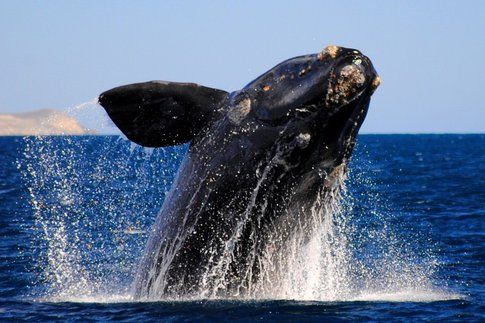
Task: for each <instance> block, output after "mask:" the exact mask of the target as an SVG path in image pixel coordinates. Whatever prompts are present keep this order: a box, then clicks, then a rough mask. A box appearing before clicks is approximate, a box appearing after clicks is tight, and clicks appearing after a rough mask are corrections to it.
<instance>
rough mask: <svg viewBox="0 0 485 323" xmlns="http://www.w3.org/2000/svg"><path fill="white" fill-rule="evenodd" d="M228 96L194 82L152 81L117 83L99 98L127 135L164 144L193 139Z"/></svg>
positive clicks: (143, 142)
mask: <svg viewBox="0 0 485 323" xmlns="http://www.w3.org/2000/svg"><path fill="white" fill-rule="evenodd" d="M226 96H227V92H226V91H222V90H217V89H212V88H208V87H205V86H200V85H197V84H193V83H175V82H161V81H152V82H145V83H135V84H130V85H124V86H120V87H116V88H114V89H111V90H109V91H106V92H104V93H102V94H101V95H100V96H99V98H98V101H99V104H101V106H103V108H104V109H105V110H106V112H107V113H108V115H109V117H110V118H111V120H113V122H114V123H115V124H116V126H117V127H118V128H119V129H120V130H121V131H122V132H123V133H124V134H125V135H126V137H128V139H130V140H132V141H134V142H135V143H137V144H139V145H142V146H146V147H162V146H172V145H178V144H182V143H185V142H188V141H190V140H192V139H193V138H194V137H195V135H196V134H197V133H198V132H199V131H200V130H201V129H202V127H204V126H205V125H206V124H207V122H208V121H209V120H210V118H211V116H212V115H213V112H214V111H215V108H216V107H217V106H218V105H219V104H220V102H221V101H222V100H224V98H225V97H226Z"/></svg>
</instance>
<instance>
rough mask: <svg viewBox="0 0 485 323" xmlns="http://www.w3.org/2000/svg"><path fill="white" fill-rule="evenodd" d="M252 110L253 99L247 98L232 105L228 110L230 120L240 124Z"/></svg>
mask: <svg viewBox="0 0 485 323" xmlns="http://www.w3.org/2000/svg"><path fill="white" fill-rule="evenodd" d="M250 111H251V99H249V98H245V99H243V100H241V101H239V102H238V103H237V104H236V105H235V106H233V107H231V108H230V110H229V112H228V117H229V120H231V122H232V123H234V124H236V125H239V124H240V123H241V122H242V121H243V120H244V118H246V116H247V115H248V114H249V112H250Z"/></svg>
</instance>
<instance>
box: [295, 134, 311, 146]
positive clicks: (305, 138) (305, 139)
mask: <svg viewBox="0 0 485 323" xmlns="http://www.w3.org/2000/svg"><path fill="white" fill-rule="evenodd" d="M311 138H312V136H311V135H310V134H309V133H300V134H299V135H298V136H297V137H296V144H297V145H298V147H300V148H306V147H307V146H308V144H309V143H310V139H311Z"/></svg>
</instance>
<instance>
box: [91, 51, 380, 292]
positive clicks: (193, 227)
mask: <svg viewBox="0 0 485 323" xmlns="http://www.w3.org/2000/svg"><path fill="white" fill-rule="evenodd" d="M379 83H380V79H379V77H378V75H377V73H376V71H375V69H374V67H373V66H372V63H371V61H370V60H369V58H367V57H366V56H364V55H363V54H362V53H361V52H360V51H358V50H355V49H349V48H342V47H337V46H327V47H326V48H325V49H324V50H323V51H322V52H320V53H317V54H311V55H304V56H298V57H295V58H291V59H289V60H286V61H284V62H282V63H280V64H278V65H277V66H275V67H274V68H272V69H271V70H269V71H268V72H266V73H265V74H263V75H261V76H260V77H258V78H257V79H256V80H254V81H252V82H251V83H249V84H248V85H246V86H245V87H244V88H243V89H241V90H238V91H234V92H231V93H228V92H226V91H223V90H218V89H212V88H208V87H204V86H200V85H197V84H193V83H174V82H162V81H152V82H146V83H137V84H131V85H125V86H120V87H116V88H114V89H112V90H109V91H106V92H104V93H102V94H101V95H100V96H99V103H100V104H101V105H102V106H103V107H104V109H105V110H106V112H107V113H108V115H109V117H110V118H111V119H112V121H113V122H114V123H115V124H116V126H117V127H119V129H120V130H121V131H122V132H123V133H124V134H125V135H126V136H127V137H128V139H130V140H132V141H133V142H135V143H137V144H139V145H142V146H147V147H162V146H170V145H178V144H183V143H188V142H190V145H189V148H188V152H187V155H186V156H185V159H184V161H183V162H182V165H181V166H180V169H179V171H178V175H177V177H176V179H175V181H174V183H173V186H172V188H171V190H170V192H169V193H168V195H167V197H166V199H165V201H164V204H163V206H162V209H161V211H160V213H159V215H158V217H157V219H156V222H155V224H154V226H153V229H152V232H151V235H150V238H149V240H148V243H147V247H146V252H145V255H144V257H143V259H142V261H141V264H140V266H139V270H138V273H137V276H136V279H135V284H134V285H135V286H134V289H135V290H134V295H135V298H137V299H160V298H174V297H193V296H202V297H217V296H221V297H235V296H251V295H255V294H257V293H258V292H260V291H261V290H262V289H264V286H265V285H268V284H271V279H272V277H271V275H272V274H271V273H272V272H275V271H276V270H284V266H285V263H284V260H281V259H284V253H285V242H286V241H288V240H289V239H290V238H291V237H292V236H293V235H295V234H299V235H302V234H303V235H305V234H307V235H309V234H311V232H310V231H311V229H310V227H311V225H310V222H311V221H312V220H311V216H310V213H311V208H312V207H314V203H315V201H316V200H319V201H323V203H325V201H326V200H328V199H330V196H332V195H333V194H334V193H335V190H336V185H335V181H336V177H338V176H339V174H340V173H342V172H345V169H346V165H347V162H348V160H349V158H350V156H351V153H352V150H353V147H354V145H355V141H356V135H357V132H358V130H359V128H360V126H361V124H362V122H363V120H364V118H365V115H366V113H367V110H368V106H369V102H370V97H371V95H372V93H373V92H374V90H375V89H376V88H377V87H378V85H379ZM274 255H279V256H278V257H276V256H274ZM277 259H280V260H277ZM278 267H279V268H278Z"/></svg>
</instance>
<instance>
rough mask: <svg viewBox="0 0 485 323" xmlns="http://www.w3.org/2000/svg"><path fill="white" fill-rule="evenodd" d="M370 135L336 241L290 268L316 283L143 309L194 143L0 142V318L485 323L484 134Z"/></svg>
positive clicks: (362, 142) (362, 139)
mask: <svg viewBox="0 0 485 323" xmlns="http://www.w3.org/2000/svg"><path fill="white" fill-rule="evenodd" d="M358 139H359V140H358V145H357V147H356V150H355V153H354V156H353V159H352V162H351V165H350V169H351V172H350V174H349V178H348V180H347V188H346V190H345V192H344V194H343V200H342V201H341V202H340V203H341V205H340V208H339V213H338V215H335V217H334V218H333V220H332V223H331V225H330V226H331V228H330V229H328V228H327V229H326V230H331V232H332V233H333V237H332V240H331V241H330V242H328V241H327V242H328V243H324V244H322V243H316V244H309V245H308V246H306V248H305V250H304V251H302V254H304V255H305V261H304V262H303V263H301V262H300V263H299V266H296V267H295V268H293V267H292V268H289V270H290V271H291V270H294V271H295V272H294V275H293V276H292V277H297V278H298V276H301V277H303V278H304V279H295V280H294V281H292V282H290V283H291V284H290V283H289V286H290V285H291V288H290V287H288V290H286V291H275V297H274V298H264V299H175V300H160V301H152V302H134V301H132V300H131V289H130V288H131V283H132V280H133V276H134V273H135V271H136V268H137V263H138V261H139V259H140V257H141V255H142V253H143V251H144V245H145V243H146V240H147V237H148V231H149V229H150V226H151V224H152V223H153V221H154V219H155V217H156V215H157V212H158V210H159V209H160V207H161V205H162V203H163V199H164V196H165V194H166V193H167V191H168V190H169V188H170V184H171V182H172V180H173V178H174V176H175V173H176V170H177V168H178V165H179V164H180V162H181V160H182V158H183V155H184V153H185V152H186V149H187V147H186V146H180V147H170V148H163V149H154V150H150V149H143V148H141V147H137V146H134V145H132V144H130V143H129V142H128V141H126V140H123V139H120V138H119V137H116V136H86V137H44V138H36V137H28V138H21V137H0V237H1V239H0V320H1V321H5V320H6V321H16V320H36V321H38V320H65V319H69V320H78V321H85V320H101V321H105V320H126V321H147V320H167V321H187V320H189V321H190V320H196V321H214V320H222V321H228V320H240V321H253V320H270V321H325V320H328V321H335V320H350V321H355V320H373V321H381V320H389V319H392V320H406V321H407V320H431V321H438V320H443V321H452V320H463V321H484V320H485V314H484V313H485V302H484V296H485V286H484V283H485V273H484V259H485V252H484V247H485V231H484V229H485V225H484V216H485V190H484V183H485V135H360V136H359V138H358ZM324 233H328V232H324ZM316 238H319V237H316ZM322 254H323V255H324V257H323V258H322V256H321V255H322ZM322 259H324V260H325V261H324V262H323V263H322ZM322 264H325V266H326V268H322ZM281 295H284V296H281Z"/></svg>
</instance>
